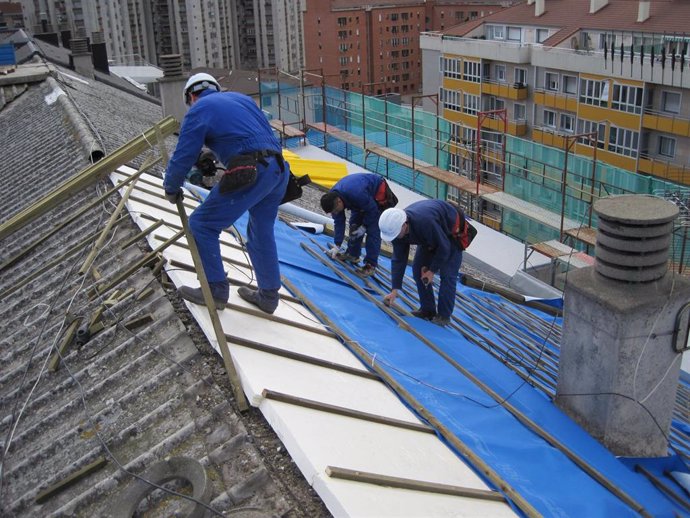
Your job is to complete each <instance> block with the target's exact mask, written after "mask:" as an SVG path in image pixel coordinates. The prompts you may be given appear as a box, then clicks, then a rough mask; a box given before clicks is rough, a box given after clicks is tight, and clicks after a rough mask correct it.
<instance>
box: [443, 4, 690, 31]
mask: <svg viewBox="0 0 690 518" xmlns="http://www.w3.org/2000/svg"><path fill="white" fill-rule="evenodd" d="M637 6H638V2H636V1H630V0H609V2H608V5H606V6H605V7H603V8H602V9H600V10H599V11H597V12H596V13H594V14H589V8H590V0H545V11H544V13H543V14H542V15H541V16H538V17H537V16H535V15H534V8H535V6H534V4H532V5H528V4H527V3H525V2H523V3H521V4H519V5H516V6H513V7H509V8H507V9H504V10H502V11H499V12H496V13H493V14H490V15H487V16H485V17H484V18H482V19H481V20H475V21H473V22H470V23H466V24H461V25H458V26H455V27H453V28H450V29H448V30H446V31H444V34H445V35H448V36H465V35H467V34H468V33H469V32H470V31H471V30H472V29H474V28H475V27H477V26H478V25H480V24H487V23H488V24H491V23H500V24H511V25H529V26H537V27H560V28H562V29H567V30H573V29H582V30H602V31H635V32H654V33H659V34H662V33H667V34H669V33H674V32H677V33H685V32H687V30H688V20H690V3H688V2H686V1H684V0H653V1H652V2H650V17H649V19H647V20H646V21H644V22H642V23H638V22H637ZM564 13H567V14H568V15H567V16H564Z"/></svg>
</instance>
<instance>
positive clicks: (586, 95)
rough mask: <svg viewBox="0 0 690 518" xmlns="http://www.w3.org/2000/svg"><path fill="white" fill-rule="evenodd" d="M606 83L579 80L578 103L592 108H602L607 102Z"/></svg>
mask: <svg viewBox="0 0 690 518" xmlns="http://www.w3.org/2000/svg"><path fill="white" fill-rule="evenodd" d="M605 86H608V82H607V81H595V80H593V79H580V102H581V103H584V104H591V105H593V106H603V105H605V104H606V101H607V100H608V89H607V88H605Z"/></svg>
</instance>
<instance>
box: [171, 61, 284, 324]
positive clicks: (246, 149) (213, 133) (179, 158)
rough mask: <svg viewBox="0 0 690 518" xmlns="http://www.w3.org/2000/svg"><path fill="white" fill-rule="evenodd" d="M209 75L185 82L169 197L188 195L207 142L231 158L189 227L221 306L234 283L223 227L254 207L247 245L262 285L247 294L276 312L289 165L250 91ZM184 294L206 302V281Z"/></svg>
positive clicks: (220, 155) (241, 291)
mask: <svg viewBox="0 0 690 518" xmlns="http://www.w3.org/2000/svg"><path fill="white" fill-rule="evenodd" d="M220 90H221V88H220V85H219V84H218V81H216V80H215V78H214V77H213V76H211V75H209V74H194V75H193V76H191V77H190V78H189V80H188V81H187V84H186V85H185V88H184V97H185V103H186V104H187V105H188V106H189V110H188V111H187V113H186V115H185V117H184V120H183V121H182V127H181V129H180V135H179V139H178V142H177V146H176V147H175V152H174V153H173V156H172V158H171V159H170V162H169V163H168V167H167V169H166V171H165V180H164V183H163V186H164V188H165V195H166V198H167V199H168V201H170V202H171V203H176V202H177V200H178V199H180V197H181V196H182V190H181V187H182V184H183V183H184V180H185V176H186V175H187V173H188V172H189V170H190V169H191V168H192V166H193V165H194V164H195V162H196V161H197V159H198V157H199V152H200V151H201V149H202V146H206V147H208V148H209V149H211V151H213V153H214V154H215V155H216V157H217V158H218V160H219V161H220V162H221V163H222V164H224V165H225V167H226V170H225V174H224V175H223V177H222V179H221V180H220V182H219V183H218V184H216V185H215V186H214V187H213V189H211V191H210V193H209V195H208V197H207V198H206V199H205V200H204V202H203V203H202V204H201V205H199V206H198V207H197V208H196V210H194V212H193V213H192V215H191V216H190V218H189V226H190V229H191V232H192V234H193V236H194V240H195V241H196V243H197V245H198V248H199V255H200V256H201V262H202V265H203V267H204V272H205V273H206V277H207V278H208V282H209V286H210V288H211V294H212V295H213V300H214V302H215V303H216V305H217V306H218V307H219V308H220V309H222V308H224V307H225V305H226V303H227V301H228V296H229V283H228V279H227V277H226V276H225V270H224V268H223V261H222V259H221V255H220V243H219V237H220V232H221V231H222V230H223V229H225V228H227V227H229V226H231V225H232V224H233V223H235V221H236V220H237V219H238V218H239V217H240V216H242V214H244V213H245V212H246V211H249V223H248V225H247V250H248V252H249V258H250V259H251V262H252V265H253V266H254V271H255V272H256V281H257V284H258V289H257V290H254V289H250V288H248V287H246V286H242V287H240V288H239V289H238V293H239V295H240V297H242V298H243V299H244V300H246V301H248V302H250V303H252V304H254V305H256V306H258V307H259V308H260V309H261V310H262V311H264V312H266V313H273V312H274V311H275V309H276V308H277V306H278V299H279V297H278V290H279V288H280V285H281V283H280V270H279V266H278V253H277V249H276V243H275V236H274V230H273V226H274V223H275V220H276V217H277V215H278V205H280V203H281V200H282V199H283V196H284V194H285V189H286V185H287V182H288V177H289V165H288V163H287V162H285V161H284V160H283V157H282V154H281V152H282V148H281V145H280V142H279V141H278V139H277V138H276V137H275V136H274V135H273V131H272V129H271V127H270V125H269V124H268V120H267V119H266V117H265V115H264V114H263V112H262V111H261V110H260V109H259V108H258V106H257V105H256V103H255V102H254V101H253V100H252V99H251V98H250V97H248V96H246V95H244V94H240V93H237V92H222V93H221V91H220ZM179 293H180V296H181V297H182V298H184V299H186V300H188V301H190V302H193V303H195V304H204V298H203V295H202V293H201V289H200V288H191V287H189V286H182V287H180V289H179Z"/></svg>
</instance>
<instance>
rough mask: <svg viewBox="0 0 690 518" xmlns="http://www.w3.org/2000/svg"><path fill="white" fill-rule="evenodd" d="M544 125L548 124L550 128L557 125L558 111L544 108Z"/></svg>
mask: <svg viewBox="0 0 690 518" xmlns="http://www.w3.org/2000/svg"><path fill="white" fill-rule="evenodd" d="M544 126H548V127H549V128H555V127H556V112H552V111H551V110H544Z"/></svg>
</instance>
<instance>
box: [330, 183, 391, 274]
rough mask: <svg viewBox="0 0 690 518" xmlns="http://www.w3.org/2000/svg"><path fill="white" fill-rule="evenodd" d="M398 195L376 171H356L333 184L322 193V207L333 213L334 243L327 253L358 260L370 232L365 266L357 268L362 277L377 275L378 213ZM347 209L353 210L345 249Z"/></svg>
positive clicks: (379, 235) (379, 246) (379, 248)
mask: <svg viewBox="0 0 690 518" xmlns="http://www.w3.org/2000/svg"><path fill="white" fill-rule="evenodd" d="M397 203H398V199H397V198H396V197H395V194H393V192H392V191H391V189H390V187H389V186H388V182H386V179H385V178H382V177H381V176H379V175H377V174H373V173H354V174H350V175H347V176H344V177H343V178H341V179H340V180H339V181H338V182H337V183H336V184H335V185H334V186H333V188H332V189H331V190H330V191H329V192H327V193H326V194H324V195H323V196H322V197H321V208H322V209H323V211H324V212H326V213H328V214H330V215H331V217H332V218H333V222H334V236H333V240H334V242H335V246H334V247H333V248H331V249H330V250H329V251H328V252H327V253H328V255H329V256H330V257H331V258H338V259H341V260H343V261H348V262H350V263H353V264H357V263H359V255H360V253H361V251H362V241H363V240H364V236H365V234H366V236H367V242H366V251H367V253H366V255H365V257H364V266H363V267H361V268H359V269H358V270H357V273H358V274H359V275H361V276H363V277H369V276H371V275H374V272H375V270H376V266H377V264H378V259H379V252H380V251H381V233H380V231H379V216H380V215H381V212H383V211H384V210H386V209H388V208H391V207H395V205H396V204H397ZM345 209H349V210H350V222H349V223H350V237H349V240H348V242H347V250H346V251H345V253H341V252H340V250H339V249H340V246H341V245H342V243H343V240H344V238H345Z"/></svg>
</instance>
